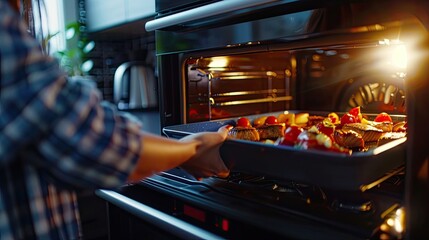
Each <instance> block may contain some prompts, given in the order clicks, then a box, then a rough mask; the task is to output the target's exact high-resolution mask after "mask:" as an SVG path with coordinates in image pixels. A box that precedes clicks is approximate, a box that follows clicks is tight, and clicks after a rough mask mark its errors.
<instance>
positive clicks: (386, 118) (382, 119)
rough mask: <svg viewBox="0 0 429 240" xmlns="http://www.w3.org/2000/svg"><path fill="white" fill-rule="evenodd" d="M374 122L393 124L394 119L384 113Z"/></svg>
mask: <svg viewBox="0 0 429 240" xmlns="http://www.w3.org/2000/svg"><path fill="white" fill-rule="evenodd" d="M374 122H392V118H391V117H390V116H389V114H387V113H385V112H382V113H379V114H378V115H377V117H375V119H374Z"/></svg>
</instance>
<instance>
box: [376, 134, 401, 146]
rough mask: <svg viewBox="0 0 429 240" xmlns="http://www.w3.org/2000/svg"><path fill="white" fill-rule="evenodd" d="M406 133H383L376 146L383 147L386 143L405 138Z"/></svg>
mask: <svg viewBox="0 0 429 240" xmlns="http://www.w3.org/2000/svg"><path fill="white" fill-rule="evenodd" d="M406 136H407V133H406V132H388V133H385V134H384V135H383V136H382V137H381V138H380V139H379V140H378V145H383V144H386V143H388V142H391V141H393V140H397V139H400V138H403V137H406Z"/></svg>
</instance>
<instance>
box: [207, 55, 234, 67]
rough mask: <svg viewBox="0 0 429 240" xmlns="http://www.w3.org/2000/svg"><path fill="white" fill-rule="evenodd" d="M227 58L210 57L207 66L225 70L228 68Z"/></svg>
mask: <svg viewBox="0 0 429 240" xmlns="http://www.w3.org/2000/svg"><path fill="white" fill-rule="evenodd" d="M228 63H229V61H228V58H227V57H212V58H211V62H210V63H209V64H208V67H210V68H225V67H226V66H228Z"/></svg>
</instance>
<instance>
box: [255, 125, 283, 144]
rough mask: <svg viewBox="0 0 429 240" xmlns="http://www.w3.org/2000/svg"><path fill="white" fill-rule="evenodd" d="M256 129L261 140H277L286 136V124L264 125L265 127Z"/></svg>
mask: <svg viewBox="0 0 429 240" xmlns="http://www.w3.org/2000/svg"><path fill="white" fill-rule="evenodd" d="M256 129H257V131H258V133H259V138H260V139H261V140H264V139H272V140H275V139H277V138H279V137H283V136H284V133H285V124H284V123H278V124H264V125H261V126H258V127H257V128H256Z"/></svg>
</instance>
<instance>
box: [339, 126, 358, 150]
mask: <svg viewBox="0 0 429 240" xmlns="http://www.w3.org/2000/svg"><path fill="white" fill-rule="evenodd" d="M334 140H335V142H336V143H338V145H340V146H342V147H346V148H364V146H365V142H364V141H363V138H362V136H361V135H360V134H358V133H357V132H355V131H353V130H343V129H339V130H335V132H334Z"/></svg>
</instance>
